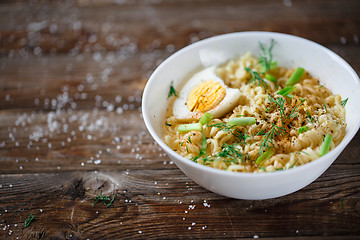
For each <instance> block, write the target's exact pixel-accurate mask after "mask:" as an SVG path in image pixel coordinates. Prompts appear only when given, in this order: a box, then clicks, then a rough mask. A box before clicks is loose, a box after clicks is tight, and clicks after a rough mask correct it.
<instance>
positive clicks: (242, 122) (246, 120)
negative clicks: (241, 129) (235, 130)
mask: <svg viewBox="0 0 360 240" xmlns="http://www.w3.org/2000/svg"><path fill="white" fill-rule="evenodd" d="M255 123H256V119H255V118H254V117H240V118H230V119H229V122H228V124H229V125H232V126H249V125H253V124H255Z"/></svg>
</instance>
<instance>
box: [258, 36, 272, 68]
mask: <svg viewBox="0 0 360 240" xmlns="http://www.w3.org/2000/svg"><path fill="white" fill-rule="evenodd" d="M259 45H260V49H261V51H262V53H261V54H260V57H259V63H260V65H261V66H262V67H263V70H264V73H266V72H268V71H269V70H270V69H271V66H272V64H273V61H272V58H273V55H272V49H273V48H274V45H275V41H274V39H271V43H270V47H269V48H265V46H264V45H263V44H262V43H261V42H260V43H259Z"/></svg>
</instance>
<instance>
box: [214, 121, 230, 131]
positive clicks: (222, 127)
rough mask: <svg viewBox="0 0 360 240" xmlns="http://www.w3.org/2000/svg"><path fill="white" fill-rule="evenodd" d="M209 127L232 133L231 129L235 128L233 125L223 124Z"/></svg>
mask: <svg viewBox="0 0 360 240" xmlns="http://www.w3.org/2000/svg"><path fill="white" fill-rule="evenodd" d="M210 127H216V128H219V129H220V130H223V131H227V132H229V131H232V129H233V128H234V127H235V126H233V125H228V124H226V123H224V122H220V123H215V124H212V125H210Z"/></svg>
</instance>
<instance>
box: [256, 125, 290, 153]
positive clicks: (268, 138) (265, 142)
mask: <svg viewBox="0 0 360 240" xmlns="http://www.w3.org/2000/svg"><path fill="white" fill-rule="evenodd" d="M285 130H286V129H285V128H283V127H279V126H277V125H275V124H274V123H272V127H271V129H270V130H269V131H268V132H267V133H265V134H264V135H263V138H262V140H261V143H260V152H259V153H260V155H262V154H263V153H264V151H266V150H267V149H268V148H269V147H271V146H270V144H272V145H273V144H274V139H275V137H277V136H283V135H285V132H284V131H285Z"/></svg>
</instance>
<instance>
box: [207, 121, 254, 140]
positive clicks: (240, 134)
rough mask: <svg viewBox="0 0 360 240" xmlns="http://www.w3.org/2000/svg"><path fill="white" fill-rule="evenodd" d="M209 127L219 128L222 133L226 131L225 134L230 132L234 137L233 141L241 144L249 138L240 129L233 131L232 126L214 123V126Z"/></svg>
mask: <svg viewBox="0 0 360 240" xmlns="http://www.w3.org/2000/svg"><path fill="white" fill-rule="evenodd" d="M210 127H216V128H219V129H220V130H222V131H226V132H231V133H232V135H233V136H234V137H235V141H236V142H238V143H241V144H244V143H245V140H246V139H247V138H248V137H250V135H249V134H247V133H243V132H242V131H241V130H240V129H238V128H236V129H234V127H235V126H234V125H229V124H227V123H223V122H221V123H216V124H212V125H210Z"/></svg>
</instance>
